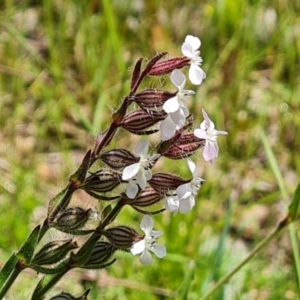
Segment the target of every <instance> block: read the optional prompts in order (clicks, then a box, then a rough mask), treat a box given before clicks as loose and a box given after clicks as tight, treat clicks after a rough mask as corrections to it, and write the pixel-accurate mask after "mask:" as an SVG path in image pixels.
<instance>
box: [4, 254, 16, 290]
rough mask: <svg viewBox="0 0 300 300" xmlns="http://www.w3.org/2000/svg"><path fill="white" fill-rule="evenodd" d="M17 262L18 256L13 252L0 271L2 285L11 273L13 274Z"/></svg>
mask: <svg viewBox="0 0 300 300" xmlns="http://www.w3.org/2000/svg"><path fill="white" fill-rule="evenodd" d="M17 262H18V257H17V256H16V254H15V253H13V254H12V255H11V257H10V258H9V259H8V261H7V262H6V263H5V264H4V266H3V268H2V269H1V271H0V287H2V286H3V284H4V282H5V281H6V280H7V279H8V277H9V276H10V274H12V272H13V270H14V269H15V266H16V264H17Z"/></svg>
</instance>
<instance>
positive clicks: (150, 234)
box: [130, 216, 167, 265]
mask: <svg viewBox="0 0 300 300" xmlns="http://www.w3.org/2000/svg"><path fill="white" fill-rule="evenodd" d="M140 227H141V229H142V230H143V231H144V233H145V237H144V239H142V240H141V241H138V242H137V243H135V244H133V245H132V247H131V249H130V251H131V253H132V254H133V255H136V254H140V253H141V256H140V262H141V263H142V264H143V265H150V264H151V263H152V256H151V254H150V252H149V250H150V251H152V252H153V253H154V254H155V255H156V256H157V257H158V258H162V257H164V256H166V254H167V251H166V247H165V246H164V245H161V244H157V243H156V239H157V238H158V237H159V236H161V235H162V234H163V233H162V232H161V231H156V230H152V229H153V219H152V218H151V217H149V216H144V217H143V219H142V222H141V225H140Z"/></svg>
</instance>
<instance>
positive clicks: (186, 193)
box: [176, 183, 192, 200]
mask: <svg viewBox="0 0 300 300" xmlns="http://www.w3.org/2000/svg"><path fill="white" fill-rule="evenodd" d="M176 192H177V195H178V198H179V199H180V200H181V199H186V198H188V197H190V196H191V195H192V190H191V188H190V185H189V184H188V183H186V184H182V185H180V186H179V187H178V188H177V189H176Z"/></svg>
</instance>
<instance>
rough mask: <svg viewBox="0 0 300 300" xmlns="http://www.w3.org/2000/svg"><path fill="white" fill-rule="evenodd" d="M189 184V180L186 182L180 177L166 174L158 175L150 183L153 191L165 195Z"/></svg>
mask: <svg viewBox="0 0 300 300" xmlns="http://www.w3.org/2000/svg"><path fill="white" fill-rule="evenodd" d="M187 182H189V180H184V179H182V178H180V177H178V176H175V175H171V174H165V173H156V174H154V175H153V176H152V178H151V179H150V180H149V181H148V183H149V184H150V186H151V187H152V188H153V189H155V190H156V191H157V192H159V193H160V194H163V195H164V194H167V193H168V192H169V191H173V190H176V189H177V188H178V187H179V186H180V185H182V184H185V183H187Z"/></svg>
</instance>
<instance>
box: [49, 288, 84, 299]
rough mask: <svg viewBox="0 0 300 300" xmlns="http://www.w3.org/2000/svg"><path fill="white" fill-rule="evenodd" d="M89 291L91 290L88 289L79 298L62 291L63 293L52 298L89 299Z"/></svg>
mask: <svg viewBox="0 0 300 300" xmlns="http://www.w3.org/2000/svg"><path fill="white" fill-rule="evenodd" d="M89 292H90V290H87V291H86V292H85V293H84V294H83V295H82V296H80V297H78V298H77V297H74V296H72V295H71V294H69V293H65V292H62V293H61V294H59V295H56V296H54V297H52V298H51V299H50V300H87V296H88V294H89Z"/></svg>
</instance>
